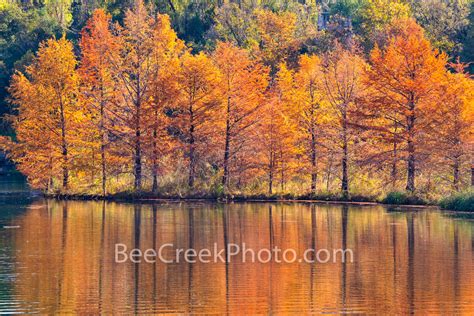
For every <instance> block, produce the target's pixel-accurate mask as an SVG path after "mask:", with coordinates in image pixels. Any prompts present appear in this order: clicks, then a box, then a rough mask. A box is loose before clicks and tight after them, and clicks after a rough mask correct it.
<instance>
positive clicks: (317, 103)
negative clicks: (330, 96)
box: [277, 55, 324, 194]
mask: <svg viewBox="0 0 474 316" xmlns="http://www.w3.org/2000/svg"><path fill="white" fill-rule="evenodd" d="M321 74H322V73H321V60H320V58H319V57H318V56H316V55H312V56H308V55H303V56H301V57H300V61H299V70H298V71H297V72H293V71H291V70H288V69H287V68H286V67H285V66H284V65H282V66H281V67H280V71H279V73H278V76H277V82H278V87H279V89H280V90H281V91H282V98H283V100H284V102H285V104H286V106H285V113H286V116H287V117H288V119H289V120H290V122H291V124H292V126H293V128H294V130H295V133H296V139H297V142H298V144H299V147H300V148H301V150H302V151H303V152H304V153H305V156H306V157H307V158H308V161H309V165H310V168H309V173H310V175H311V193H313V194H316V192H317V182H318V150H319V144H320V140H321V137H322V136H323V134H322V130H321V127H320V125H321V123H322V121H323V120H324V111H323V110H322V107H323V105H322V102H323V99H322V87H321V83H322V82H321Z"/></svg>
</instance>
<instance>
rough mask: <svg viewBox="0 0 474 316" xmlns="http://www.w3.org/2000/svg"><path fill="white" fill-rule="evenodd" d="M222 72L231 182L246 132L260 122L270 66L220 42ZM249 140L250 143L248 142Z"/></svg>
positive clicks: (218, 53)
mask: <svg viewBox="0 0 474 316" xmlns="http://www.w3.org/2000/svg"><path fill="white" fill-rule="evenodd" d="M213 59H214V61H215V64H216V65H217V67H218V68H219V71H220V73H221V75H222V84H221V91H222V92H221V107H222V112H221V113H222V117H223V121H224V123H223V125H224V146H223V147H224V158H223V172H224V173H223V176H222V185H223V186H224V188H225V189H227V188H228V185H229V178H230V176H229V174H230V169H229V167H230V162H231V160H232V159H233V158H234V157H235V155H236V154H237V153H238V152H239V151H241V150H243V148H244V147H245V144H246V143H247V142H248V139H246V135H247V133H248V132H249V130H250V129H251V128H252V126H253V125H254V124H255V123H256V121H257V119H258V117H257V114H258V113H257V110H258V109H259V108H260V107H261V105H262V101H263V98H264V92H265V89H266V87H267V85H268V81H267V73H268V71H267V69H266V68H265V67H263V66H262V65H261V64H260V63H258V62H256V61H254V60H252V59H251V58H250V56H249V54H248V52H247V51H245V50H243V49H241V48H238V47H236V46H234V45H232V44H230V43H219V44H218V45H217V49H216V50H215V52H214V54H213ZM247 144H248V143H247Z"/></svg>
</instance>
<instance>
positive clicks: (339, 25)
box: [1, 0, 474, 204]
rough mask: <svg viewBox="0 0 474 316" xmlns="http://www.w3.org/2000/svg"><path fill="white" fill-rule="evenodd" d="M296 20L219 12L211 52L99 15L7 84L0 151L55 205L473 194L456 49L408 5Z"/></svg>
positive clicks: (158, 22)
mask: <svg viewBox="0 0 474 316" xmlns="http://www.w3.org/2000/svg"><path fill="white" fill-rule="evenodd" d="M171 3H174V2H171ZM291 3H292V4H291V6H290V5H288V6H287V7H283V6H282V7H280V8H270V7H268V6H266V5H263V4H259V5H254V6H253V7H252V5H250V4H245V5H241V6H237V4H234V3H232V2H231V3H229V4H226V5H222V6H218V7H216V8H214V9H215V15H214V20H213V21H211V22H212V23H211V22H209V23H211V24H212V26H211V27H209V29H208V31H207V32H206V33H205V36H206V39H207V40H206V41H204V40H202V41H196V38H194V39H193V40H189V38H188V37H187V36H185V35H186V33H185V34H184V35H183V32H182V29H180V27H179V23H178V24H177V25H178V27H177V26H176V15H174V14H171V15H167V14H161V13H157V9H158V11H159V8H156V7H154V6H153V5H151V4H145V3H143V2H142V1H141V0H138V1H136V2H134V4H133V5H131V6H130V8H124V10H123V12H124V15H123V17H117V16H115V15H114V16H112V15H111V13H112V14H115V13H114V12H115V11H111V10H110V8H109V9H107V8H105V9H104V8H99V9H96V10H95V11H93V13H92V14H91V16H90V18H89V19H86V20H87V22H85V26H84V27H83V29H82V31H81V32H80V36H79V38H78V39H77V41H74V40H71V39H68V37H67V36H66V35H62V36H58V37H57V38H55V37H52V38H50V39H47V40H45V41H43V42H41V44H40V45H39V48H38V50H37V52H36V54H35V55H34V57H31V58H30V59H31V62H29V63H28V66H27V67H26V68H25V69H24V70H23V71H17V72H16V73H15V74H14V75H13V77H12V79H11V84H10V86H9V88H8V92H9V94H10V97H9V99H10V102H11V104H12V105H13V107H14V111H13V112H12V114H11V115H8V120H9V122H10V123H11V126H12V127H13V130H14V137H11V138H7V137H4V138H2V142H1V144H2V148H3V149H4V150H5V151H6V152H7V153H8V155H9V157H10V158H11V159H12V160H13V161H14V162H15V163H16V165H17V167H18V169H19V170H20V171H21V172H22V173H24V174H25V175H26V176H27V177H28V180H29V183H30V184H31V186H32V187H34V188H36V189H40V190H43V191H44V192H46V193H49V194H79V195H102V196H106V195H110V196H112V195H114V194H119V193H120V192H131V194H134V193H137V192H139V193H138V194H142V192H145V193H143V194H146V195H150V196H166V195H168V196H232V195H233V196H255V195H265V196H285V195H289V196H303V195H308V196H313V197H317V196H323V195H327V196H328V197H334V196H337V197H338V198H340V199H343V200H350V199H351V196H352V197H353V199H354V197H357V196H368V197H370V198H367V199H371V200H375V199H380V198H382V197H384V196H386V195H387V193H388V192H391V191H393V192H394V193H390V194H388V195H387V196H386V198H385V199H386V200H387V201H389V200H390V201H392V200H393V201H401V200H403V201H405V202H409V203H411V202H410V201H412V199H418V200H419V199H424V200H437V199H438V198H439V197H440V196H446V195H448V194H451V193H452V192H458V191H463V190H468V189H469V187H471V186H473V185H474V166H473V164H472V161H473V150H474V149H473V146H472V142H473V126H474V106H473V100H474V99H473V97H474V90H473V81H472V79H471V77H470V75H469V73H468V65H467V64H465V63H462V62H460V61H459V59H456V58H453V56H459V55H462V54H461V51H462V50H461V48H459V45H461V44H460V43H459V42H456V40H455V37H452V38H451V37H449V36H445V37H443V36H438V37H436V36H435V35H436V32H435V31H434V30H433V25H431V24H429V23H428V22H427V21H424V20H423V19H421V18H418V20H416V18H417V16H418V15H417V12H419V11H417V10H422V8H419V7H416V6H415V7H410V5H409V3H408V2H404V1H368V2H367V4H366V5H365V6H364V7H362V8H360V10H366V11H357V12H358V13H357V14H359V17H358V19H359V20H357V19H355V20H354V21H353V20H352V19H348V18H345V19H344V16H343V15H338V14H336V13H334V14H333V15H332V18H331V19H329V20H327V19H326V17H325V15H322V14H321V12H322V11H321V10H323V8H322V7H321V6H319V7H318V6H313V5H311V4H300V3H296V2H295V3H293V2H291ZM336 3H337V2H336ZM339 4H340V5H342V4H341V3H339ZM247 6H248V7H247ZM371 6H372V7H371ZM387 6H388V7H387ZM331 8H332V10H337V7H335V6H333V7H331ZM387 8H390V10H388V9H387ZM424 9H425V10H428V9H429V8H424ZM175 10H176V9H175ZM245 10H247V11H248V12H247V11H245ZM318 10H319V11H318ZM377 10H378V11H377ZM445 10H448V8H446V9H445ZM361 12H365V13H361ZM175 13H176V12H175ZM371 14H373V15H374V16H371ZM318 15H319V18H318ZM465 15H466V14H465ZM170 16H171V17H170ZM465 18H466V19H467V15H466V17H465ZM172 19H174V20H172ZM173 21H174V24H175V28H176V30H177V31H178V32H179V33H180V35H181V38H180V36H178V33H177V31H176V30H175V29H174V28H173ZM199 21H200V22H202V21H201V20H199ZM65 23H66V22H65ZM353 23H354V26H353V25H352V24H353ZM431 23H432V22H431ZM420 24H422V25H424V26H425V28H426V30H425V29H424V28H423V27H422V26H421V25H420ZM464 27H465V28H466V26H464ZM453 28H454V27H453ZM187 30H188V32H190V30H191V29H187ZM63 33H64V34H66V33H67V32H63ZM188 35H189V34H188ZM186 40H188V41H186ZM76 43H77V45H75V44H76ZM456 50H458V51H456ZM449 54H450V55H449ZM463 56H464V55H463ZM400 191H403V192H400ZM396 192H399V193H396ZM404 192H408V193H407V194H405V193H404ZM418 200H417V201H418ZM467 200H468V201H471V202H472V199H471V200H469V199H467ZM387 203H389V202H387ZM468 203H470V202H468ZM402 204H403V203H402Z"/></svg>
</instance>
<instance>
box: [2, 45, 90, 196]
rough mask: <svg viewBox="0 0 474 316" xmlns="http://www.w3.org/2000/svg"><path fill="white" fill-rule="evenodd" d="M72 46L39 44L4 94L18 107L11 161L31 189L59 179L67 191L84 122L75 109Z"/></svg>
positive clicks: (76, 93)
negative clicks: (22, 174)
mask: <svg viewBox="0 0 474 316" xmlns="http://www.w3.org/2000/svg"><path fill="white" fill-rule="evenodd" d="M76 64H77V61H76V58H75V56H74V53H73V46H72V43H71V42H69V41H68V40H66V39H65V38H64V37H63V38H61V39H59V40H56V39H50V40H48V41H46V42H43V43H41V44H40V47H39V50H38V53H37V56H36V57H35V59H34V61H33V63H32V64H31V65H30V66H28V67H27V69H26V73H25V74H23V73H20V72H18V73H16V74H15V75H14V76H13V79H12V83H11V86H10V88H9V91H10V93H11V96H12V101H13V103H14V104H15V105H17V106H18V117H17V118H15V120H14V123H13V126H14V128H15V133H16V139H17V143H16V144H14V145H13V146H12V147H11V148H10V151H11V156H12V158H13V159H14V160H15V161H16V162H17V163H18V167H19V169H20V171H21V172H23V173H24V174H26V175H27V176H28V178H29V180H30V183H31V184H32V185H33V186H34V187H39V188H43V189H51V188H52V185H53V180H54V179H55V178H60V179H61V183H62V189H63V190H65V191H67V190H68V188H69V182H70V171H71V167H72V166H73V164H74V157H76V156H77V154H78V148H77V140H78V139H79V137H80V132H79V131H80V129H78V128H77V127H78V126H79V125H80V124H81V121H82V120H83V118H84V117H83V115H82V114H81V112H80V111H79V106H78V104H77V95H78V84H79V78H78V75H77V73H76Z"/></svg>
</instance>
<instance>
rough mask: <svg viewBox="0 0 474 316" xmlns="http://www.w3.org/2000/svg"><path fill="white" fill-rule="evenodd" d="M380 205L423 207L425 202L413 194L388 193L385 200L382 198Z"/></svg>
mask: <svg viewBox="0 0 474 316" xmlns="http://www.w3.org/2000/svg"><path fill="white" fill-rule="evenodd" d="M382 203H384V204H394V205H424V204H427V203H426V201H425V200H423V199H422V198H420V197H419V196H416V195H414V194H410V193H406V192H400V191H392V192H389V193H388V194H387V195H386V196H385V198H383V200H382Z"/></svg>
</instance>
